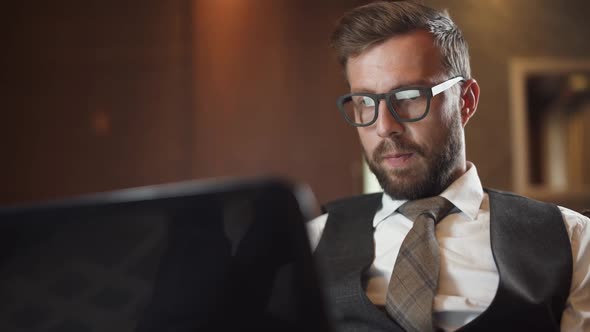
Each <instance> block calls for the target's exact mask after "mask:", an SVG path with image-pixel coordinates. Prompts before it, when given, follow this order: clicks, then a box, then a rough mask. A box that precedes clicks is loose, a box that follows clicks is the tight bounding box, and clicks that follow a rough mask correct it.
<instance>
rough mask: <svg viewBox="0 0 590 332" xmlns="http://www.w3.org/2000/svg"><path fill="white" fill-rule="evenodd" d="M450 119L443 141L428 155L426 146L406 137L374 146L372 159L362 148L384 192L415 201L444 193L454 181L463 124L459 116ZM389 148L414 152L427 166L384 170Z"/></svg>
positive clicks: (389, 139)
mask: <svg viewBox="0 0 590 332" xmlns="http://www.w3.org/2000/svg"><path fill="white" fill-rule="evenodd" d="M455 114H456V116H453V118H451V119H450V120H451V121H450V124H449V128H448V131H447V133H446V136H445V140H444V141H443V142H441V145H440V146H439V147H438V148H435V149H433V150H432V153H431V154H430V156H427V154H426V152H425V149H424V148H423V147H421V146H420V145H418V144H416V143H414V142H412V141H409V140H408V139H407V138H405V137H391V138H387V139H385V140H383V141H381V143H379V145H378V146H377V147H376V148H375V150H374V151H373V154H372V156H371V158H369V157H368V156H367V153H366V151H364V152H365V153H364V156H365V160H366V161H367V164H368V166H369V169H370V170H371V172H373V174H375V177H376V178H377V181H379V184H380V185H381V187H382V188H383V191H384V192H385V193H386V194H388V195H389V196H391V198H393V199H399V200H402V199H407V200H414V199H419V198H424V197H432V196H436V195H438V194H440V193H441V192H443V191H444V190H445V189H446V188H447V187H448V186H449V185H450V184H451V183H452V182H453V181H454V180H455V178H454V172H455V171H456V170H457V166H458V165H459V162H460V160H459V158H460V156H462V153H461V149H462V146H463V145H462V135H463V133H462V130H461V129H462V127H461V118H460V115H459V114H458V112H457V113H455ZM391 151H403V152H408V153H413V154H414V155H417V156H419V157H422V158H423V159H424V160H425V161H426V167H425V168H424V167H422V165H417V167H414V168H410V169H389V170H388V169H386V168H385V167H383V164H382V162H383V159H384V158H383V156H384V155H385V154H387V153H388V152H391Z"/></svg>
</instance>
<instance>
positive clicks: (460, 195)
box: [373, 162, 484, 227]
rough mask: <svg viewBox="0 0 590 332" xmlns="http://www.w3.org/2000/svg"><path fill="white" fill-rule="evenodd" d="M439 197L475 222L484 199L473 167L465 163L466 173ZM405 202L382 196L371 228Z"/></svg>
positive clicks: (471, 164)
mask: <svg viewBox="0 0 590 332" xmlns="http://www.w3.org/2000/svg"><path fill="white" fill-rule="evenodd" d="M440 196H442V197H444V198H446V199H448V200H449V201H450V202H451V203H453V205H455V207H457V208H458V209H459V210H460V211H461V212H463V213H464V214H465V215H466V216H467V217H469V219H471V220H475V219H476V217H477V213H478V212H479V208H480V206H481V202H482V200H483V197H484V192H483V187H482V186H481V181H480V180H479V176H478V175H477V169H476V168H475V165H474V164H473V163H471V162H467V172H465V173H464V174H463V175H461V176H460V177H459V178H458V179H457V180H455V181H454V182H453V183H451V185H450V186H449V187H448V188H447V189H445V190H444V191H443V192H442V193H441V194H440ZM405 202H407V200H396V199H393V198H391V197H390V196H389V195H387V194H383V197H382V199H381V209H380V210H379V211H377V213H376V214H375V217H374V218H373V227H377V225H379V224H380V223H381V222H382V221H383V220H385V219H386V218H387V217H389V216H391V215H392V214H393V213H395V211H396V210H397V208H399V207H400V206H401V205H402V204H404V203H405Z"/></svg>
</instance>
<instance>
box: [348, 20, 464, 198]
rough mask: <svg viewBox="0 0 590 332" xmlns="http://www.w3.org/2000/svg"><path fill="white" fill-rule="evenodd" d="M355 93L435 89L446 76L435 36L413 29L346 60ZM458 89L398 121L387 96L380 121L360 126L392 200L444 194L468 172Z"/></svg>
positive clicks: (381, 105)
mask: <svg viewBox="0 0 590 332" xmlns="http://www.w3.org/2000/svg"><path fill="white" fill-rule="evenodd" d="M346 69H347V76H348V81H349V83H350V88H351V92H371V93H386V92H389V91H391V90H393V89H396V88H400V87H404V86H427V87H432V86H434V85H436V84H439V83H441V82H443V81H445V80H447V79H449V78H450V77H448V76H446V74H445V72H444V70H443V67H442V62H441V58H440V52H439V51H438V49H437V48H436V46H434V41H433V38H432V36H431V35H430V34H429V33H427V32H425V31H415V32H411V33H407V34H403V35H400V36H396V37H392V38H390V39H388V40H387V41H385V42H384V43H382V44H379V45H377V46H374V47H372V48H369V49H368V50H366V51H365V52H363V53H362V54H360V55H359V56H356V57H352V58H350V59H349V60H348V64H347V67H346ZM459 90H460V88H459V87H458V86H456V87H454V88H451V89H449V90H447V91H445V92H443V93H441V94H439V95H437V96H435V97H433V98H432V100H431V103H430V112H429V113H428V116H426V118H424V119H422V120H420V121H418V122H405V123H401V122H397V121H396V120H395V118H394V117H393V116H392V115H391V113H390V112H389V111H388V109H387V105H386V103H385V101H384V100H382V101H381V102H380V103H379V116H378V119H377V122H375V123H374V124H373V125H371V126H368V127H359V128H358V134H359V137H360V140H361V145H362V146H363V149H364V152H365V158H366V159H367V162H368V164H369V167H370V168H371V170H372V171H373V173H375V175H376V176H377V179H378V180H379V182H380V184H381V186H382V187H383V189H384V190H385V192H386V193H388V194H389V195H390V196H392V197H393V198H394V199H417V198H421V197H429V196H435V195H438V194H440V192H442V191H443V190H444V189H445V188H446V187H447V186H448V185H450V184H451V182H452V181H454V180H455V179H457V178H458V177H459V176H460V175H461V174H463V173H464V172H465V168H466V166H465V153H464V142H463V125H464V124H465V122H466V121H462V117H461V115H460V92H459Z"/></svg>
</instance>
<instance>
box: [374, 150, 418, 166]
mask: <svg viewBox="0 0 590 332" xmlns="http://www.w3.org/2000/svg"><path fill="white" fill-rule="evenodd" d="M412 157H414V153H412V152H408V153H390V154H386V155H384V156H382V157H381V159H382V160H383V161H385V162H386V163H387V164H388V165H389V166H391V167H403V166H407V165H408V164H409V163H410V162H411V160H412V159H413V158H412Z"/></svg>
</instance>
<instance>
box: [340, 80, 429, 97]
mask: <svg viewBox="0 0 590 332" xmlns="http://www.w3.org/2000/svg"><path fill="white" fill-rule="evenodd" d="M434 85H436V83H433V82H430V81H427V80H424V79H421V80H417V81H413V82H411V83H407V84H400V85H398V86H395V87H393V88H391V89H389V90H387V92H389V91H393V90H396V89H401V88H405V87H430V86H434ZM350 92H351V93H374V94H376V93H377V92H375V90H372V89H365V88H359V89H354V90H353V89H351V90H350Z"/></svg>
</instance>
